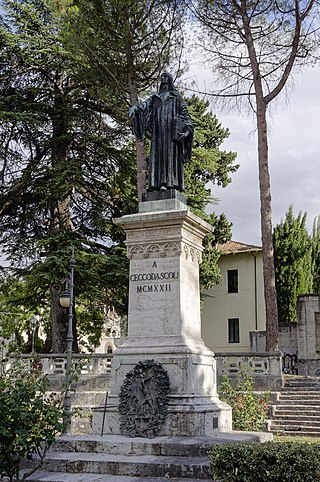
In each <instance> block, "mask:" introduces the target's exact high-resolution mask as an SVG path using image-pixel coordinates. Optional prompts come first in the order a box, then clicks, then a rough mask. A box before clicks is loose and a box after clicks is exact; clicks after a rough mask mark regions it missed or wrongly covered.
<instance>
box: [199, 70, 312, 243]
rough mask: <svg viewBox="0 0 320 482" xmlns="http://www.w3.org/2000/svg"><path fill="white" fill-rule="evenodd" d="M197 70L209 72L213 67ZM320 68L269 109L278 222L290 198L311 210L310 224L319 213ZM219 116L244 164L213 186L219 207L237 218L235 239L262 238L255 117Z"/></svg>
mask: <svg viewBox="0 0 320 482" xmlns="http://www.w3.org/2000/svg"><path fill="white" fill-rule="evenodd" d="M197 75H203V76H204V77H205V78H208V76H209V75H210V74H209V72H208V71H207V72H205V73H203V72H202V74H201V73H200V71H199V70H198V72H197ZM319 86H320V72H319V70H318V69H315V68H314V69H312V68H308V69H305V71H304V73H303V74H301V75H300V76H299V78H298V79H297V80H296V84H295V87H294V88H293V89H291V92H290V95H289V97H288V99H285V100H283V99H282V100H278V101H277V100H276V101H275V104H274V105H272V106H271V114H269V166H270V175H271V189H272V209H273V222H274V224H277V223H278V222H279V221H280V220H281V219H282V218H283V217H284V215H285V212H286V211H287V209H288V207H289V205H290V204H293V205H294V212H295V213H298V212H299V211H302V212H307V213H308V226H309V229H311V226H312V223H313V219H314V217H315V216H318V215H319V214H320V189H319V171H320V169H319V165H320V129H319V124H320V88H319ZM217 116H218V118H219V120H220V121H221V123H222V124H223V126H224V127H228V128H229V129H230V131H231V134H230V137H229V139H228V140H227V141H226V142H225V143H224V145H223V148H225V149H228V150H233V151H237V153H238V159H237V161H238V162H239V164H240V168H239V170H238V172H237V173H235V174H234V175H233V176H232V183H231V184H230V185H229V186H228V187H227V188H225V189H221V188H217V187H214V188H213V195H214V196H216V197H217V198H219V199H220V203H219V205H218V206H214V207H213V210H215V211H216V212H225V213H226V215H227V217H228V219H229V220H230V221H232V223H233V239H235V240H238V241H243V242H248V243H253V244H260V243H261V240H260V201H259V190H258V172H257V171H258V161H257V144H256V135H255V133H254V129H255V125H254V119H253V118H251V119H250V118H249V119H248V118H244V117H243V116H241V115H240V114H235V113H231V114H223V113H219V112H217Z"/></svg>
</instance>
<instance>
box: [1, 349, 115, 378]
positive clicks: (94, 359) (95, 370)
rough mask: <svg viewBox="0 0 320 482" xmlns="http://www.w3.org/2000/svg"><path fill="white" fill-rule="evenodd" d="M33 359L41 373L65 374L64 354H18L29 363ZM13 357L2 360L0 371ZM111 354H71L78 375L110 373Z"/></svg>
mask: <svg viewBox="0 0 320 482" xmlns="http://www.w3.org/2000/svg"><path fill="white" fill-rule="evenodd" d="M34 357H35V359H36V360H37V361H38V362H39V364H40V366H41V367H42V370H43V373H44V374H45V375H49V376H58V377H63V376H65V374H66V355H64V354H54V353H53V354H51V353H49V354H48V353H46V354H36V355H35V356H31V355H19V359H22V360H25V361H26V362H29V363H31V362H32V360H34ZM12 360H13V358H9V359H8V360H5V361H3V362H2V372H3V371H6V370H8V369H9V368H10V366H11V364H12ZM111 361H112V354H109V353H108V354H101V353H99V354H92V353H81V354H78V353H75V354H73V355H72V363H73V367H74V369H77V370H78V372H79V375H80V376H81V375H94V376H97V375H105V374H106V373H110V367H111Z"/></svg>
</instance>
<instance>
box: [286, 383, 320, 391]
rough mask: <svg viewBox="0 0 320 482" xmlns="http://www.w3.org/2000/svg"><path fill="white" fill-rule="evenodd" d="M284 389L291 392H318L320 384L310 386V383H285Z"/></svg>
mask: <svg viewBox="0 0 320 482" xmlns="http://www.w3.org/2000/svg"><path fill="white" fill-rule="evenodd" d="M283 390H284V391H288V392H290V393H295V392H304V391H308V392H310V393H314V392H318V391H320V385H316V386H308V385H296V386H291V385H286V384H285V385H284V387H283Z"/></svg>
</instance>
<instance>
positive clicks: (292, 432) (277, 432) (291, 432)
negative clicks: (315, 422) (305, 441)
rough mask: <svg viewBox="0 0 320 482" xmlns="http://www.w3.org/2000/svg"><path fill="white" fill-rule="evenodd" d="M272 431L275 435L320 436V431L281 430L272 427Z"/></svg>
mask: <svg viewBox="0 0 320 482" xmlns="http://www.w3.org/2000/svg"><path fill="white" fill-rule="evenodd" d="M271 432H272V433H273V434H275V435H281V436H282V435H284V436H286V435H287V436H290V437H291V436H292V437H320V432H303V431H300V430H296V431H295V430H280V429H272V428H271Z"/></svg>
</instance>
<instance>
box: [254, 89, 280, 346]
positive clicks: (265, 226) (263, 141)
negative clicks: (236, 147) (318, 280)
mask: <svg viewBox="0 0 320 482" xmlns="http://www.w3.org/2000/svg"><path fill="white" fill-rule="evenodd" d="M256 100H257V128H258V164H259V186H260V210H261V239H262V259H263V279H264V297H265V308H266V351H268V352H269V351H276V350H277V349H278V308H277V293H276V281H275V279H276V278H275V268H274V253H273V234H272V208H271V189H270V174H269V166H268V138H267V121H266V104H265V101H264V99H263V97H259V96H256Z"/></svg>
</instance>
